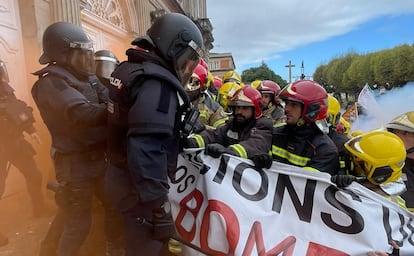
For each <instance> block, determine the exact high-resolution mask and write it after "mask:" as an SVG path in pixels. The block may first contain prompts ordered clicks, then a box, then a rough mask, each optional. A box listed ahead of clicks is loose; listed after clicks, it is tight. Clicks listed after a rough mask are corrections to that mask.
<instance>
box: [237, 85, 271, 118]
mask: <svg viewBox="0 0 414 256" xmlns="http://www.w3.org/2000/svg"><path fill="white" fill-rule="evenodd" d="M261 101H262V95H261V94H260V92H259V91H258V90H256V89H255V88H253V87H252V86H250V85H248V86H244V87H242V88H240V89H238V90H237V91H236V92H235V93H234V95H233V97H232V98H231V100H230V103H229V106H231V107H235V106H251V107H254V117H255V118H256V119H258V118H260V117H261V116H262V114H263V113H262V106H261Z"/></svg>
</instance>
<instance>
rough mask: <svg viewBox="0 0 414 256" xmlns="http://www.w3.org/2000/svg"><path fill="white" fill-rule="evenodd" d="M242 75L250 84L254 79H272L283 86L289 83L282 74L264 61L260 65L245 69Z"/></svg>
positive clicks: (244, 80) (243, 79)
mask: <svg viewBox="0 0 414 256" xmlns="http://www.w3.org/2000/svg"><path fill="white" fill-rule="evenodd" d="M241 77H242V81H243V82H244V83H245V84H250V83H251V82H253V81H254V80H272V81H274V82H276V83H277V84H278V85H279V86H280V87H282V88H283V87H284V86H286V84H287V82H286V81H285V80H284V79H283V78H282V77H281V76H280V75H277V74H276V73H275V72H274V71H273V70H271V69H270V68H269V67H268V66H267V65H266V63H264V62H262V64H261V65H260V66H259V67H253V68H249V69H246V70H244V71H243V72H242V74H241Z"/></svg>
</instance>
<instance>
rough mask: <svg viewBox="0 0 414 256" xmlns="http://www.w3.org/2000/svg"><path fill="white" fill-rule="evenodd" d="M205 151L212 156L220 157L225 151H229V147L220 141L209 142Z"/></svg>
mask: <svg viewBox="0 0 414 256" xmlns="http://www.w3.org/2000/svg"><path fill="white" fill-rule="evenodd" d="M205 153H206V154H207V155H210V156H212V157H215V158H218V157H220V156H221V154H223V153H227V148H226V147H225V146H223V145H221V144H219V143H213V144H208V145H207V146H206V149H205Z"/></svg>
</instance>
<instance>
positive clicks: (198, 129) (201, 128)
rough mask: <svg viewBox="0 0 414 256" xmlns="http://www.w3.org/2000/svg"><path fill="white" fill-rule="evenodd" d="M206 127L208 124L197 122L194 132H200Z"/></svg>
mask: <svg viewBox="0 0 414 256" xmlns="http://www.w3.org/2000/svg"><path fill="white" fill-rule="evenodd" d="M205 129H206V126H205V125H204V124H202V123H200V122H197V123H195V124H194V126H193V133H200V132H202V131H204V130H205Z"/></svg>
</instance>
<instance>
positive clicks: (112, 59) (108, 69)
mask: <svg viewBox="0 0 414 256" xmlns="http://www.w3.org/2000/svg"><path fill="white" fill-rule="evenodd" d="M118 65H119V60H118V58H117V57H116V56H115V54H114V53H113V52H111V51H109V50H99V51H96V52H95V66H96V69H95V70H96V76H97V77H98V78H99V80H100V81H101V83H103V84H104V85H105V86H106V87H108V86H109V79H110V77H111V73H112V72H113V71H114V70H115V68H116V67H117V66H118Z"/></svg>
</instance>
